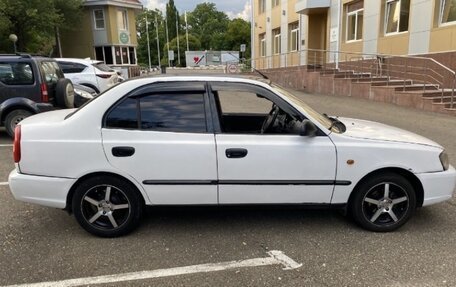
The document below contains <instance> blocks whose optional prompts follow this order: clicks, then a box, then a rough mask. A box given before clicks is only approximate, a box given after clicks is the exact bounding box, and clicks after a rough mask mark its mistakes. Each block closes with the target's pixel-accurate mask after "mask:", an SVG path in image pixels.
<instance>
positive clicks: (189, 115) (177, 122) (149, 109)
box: [140, 93, 207, 133]
mask: <svg viewBox="0 0 456 287" xmlns="http://www.w3.org/2000/svg"><path fill="white" fill-rule="evenodd" d="M140 108H141V129H143V130H155V131H172V132H191V133H203V132H206V131H207V126H206V112H205V109H204V95H203V94H193V93H176V94H172V93H171V94H154V95H150V96H147V97H143V98H141V100H140Z"/></svg>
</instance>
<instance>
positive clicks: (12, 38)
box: [9, 34, 17, 54]
mask: <svg viewBox="0 0 456 287" xmlns="http://www.w3.org/2000/svg"><path fill="white" fill-rule="evenodd" d="M9 39H10V41H11V42H13V47H14V54H16V53H17V47H16V42H17V36H16V34H11V35H9Z"/></svg>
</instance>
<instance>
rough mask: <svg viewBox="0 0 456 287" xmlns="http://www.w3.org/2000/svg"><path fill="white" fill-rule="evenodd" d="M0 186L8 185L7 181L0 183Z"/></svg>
mask: <svg viewBox="0 0 456 287" xmlns="http://www.w3.org/2000/svg"><path fill="white" fill-rule="evenodd" d="M1 185H8V182H7V181H6V182H0V186H1Z"/></svg>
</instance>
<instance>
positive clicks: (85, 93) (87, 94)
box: [74, 89, 93, 100]
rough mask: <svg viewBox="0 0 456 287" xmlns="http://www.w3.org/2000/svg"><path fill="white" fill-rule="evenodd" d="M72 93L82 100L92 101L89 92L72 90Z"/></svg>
mask: <svg viewBox="0 0 456 287" xmlns="http://www.w3.org/2000/svg"><path fill="white" fill-rule="evenodd" d="M74 92H75V93H76V94H78V95H80V96H81V97H82V98H85V99H88V100H91V99H93V96H92V95H91V94H90V93H89V92H86V91H83V90H79V89H74Z"/></svg>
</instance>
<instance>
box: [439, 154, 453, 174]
mask: <svg viewBox="0 0 456 287" xmlns="http://www.w3.org/2000/svg"><path fill="white" fill-rule="evenodd" d="M439 157H440V162H441V163H442V166H443V170H448V169H449V168H450V159H449V158H448V154H447V153H446V152H445V151H442V153H441V154H440V156H439Z"/></svg>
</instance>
